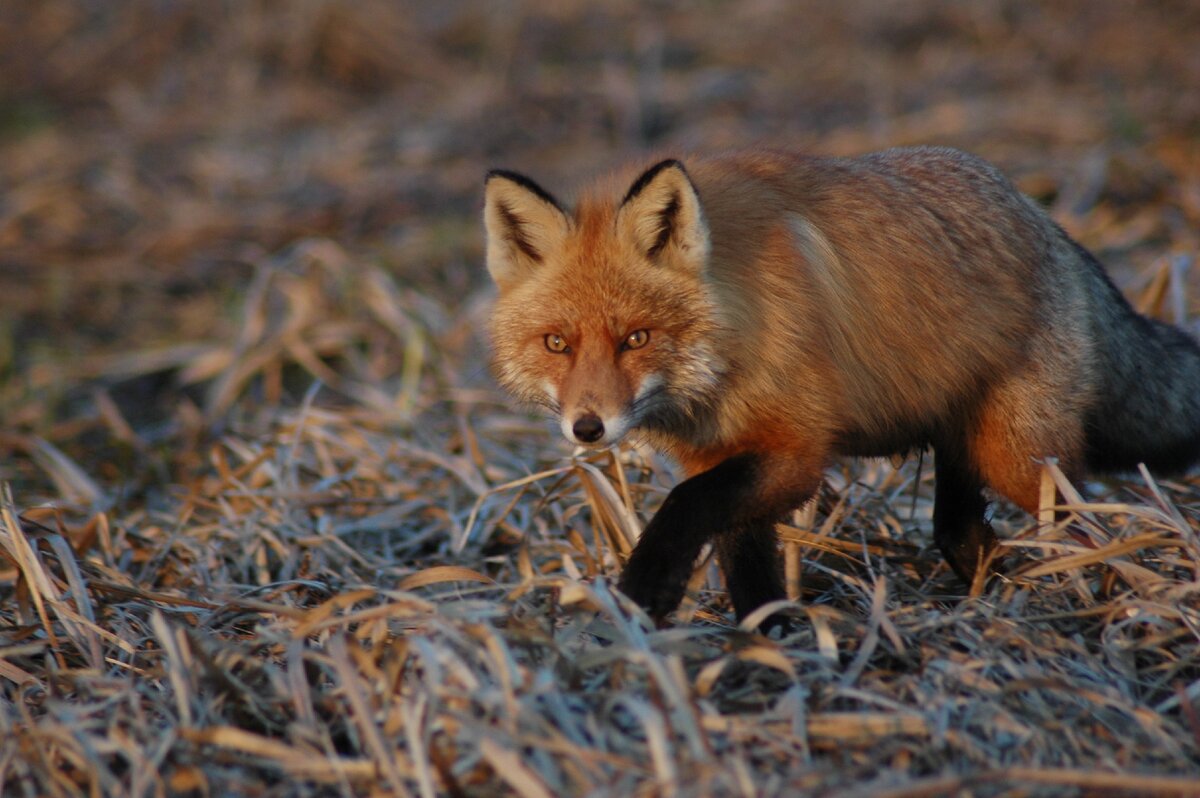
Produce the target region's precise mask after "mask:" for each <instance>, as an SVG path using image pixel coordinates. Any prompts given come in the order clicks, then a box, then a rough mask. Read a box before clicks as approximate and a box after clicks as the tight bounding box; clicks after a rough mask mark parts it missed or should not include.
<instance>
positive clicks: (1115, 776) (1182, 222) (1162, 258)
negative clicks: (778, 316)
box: [0, 0, 1200, 797]
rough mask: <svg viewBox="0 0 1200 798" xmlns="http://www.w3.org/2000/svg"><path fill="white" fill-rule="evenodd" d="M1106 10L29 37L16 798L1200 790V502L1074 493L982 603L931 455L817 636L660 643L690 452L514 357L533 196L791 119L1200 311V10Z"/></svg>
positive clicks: (456, 8)
mask: <svg viewBox="0 0 1200 798" xmlns="http://www.w3.org/2000/svg"><path fill="white" fill-rule="evenodd" d="M1087 7H1088V8H1092V9H1094V10H1093V11H1091V12H1087V13H1084V12H1083V11H1081V8H1083V6H1072V5H1071V4H1067V3H1064V4H1061V5H1059V4H1055V5H1054V7H1053V10H1047V11H1043V12H1036V13H1035V12H1032V11H1028V10H1022V9H1021V8H1019V7H1017V6H1011V7H1010V6H1008V5H1006V4H1003V3H989V2H978V3H970V4H949V5H945V6H943V5H940V4H936V3H934V4H915V5H901V4H896V5H891V4H885V6H882V7H879V8H877V9H876V10H875V12H874V13H868V9H869V8H876V4H865V3H864V4H862V5H861V6H860V5H858V4H855V3H849V4H846V10H843V11H840V12H836V13H835V12H832V11H826V10H820V9H818V8H815V7H807V6H796V7H794V8H793V7H791V6H788V5H786V4H785V5H780V4H773V3H769V2H749V3H746V4H744V5H743V6H742V7H741V8H742V12H740V13H742V14H744V16H738V17H736V19H734V20H733V21H730V19H729V15H730V13H731V12H730V11H729V10H728V9H726V8H724V7H721V6H719V5H716V4H714V5H711V6H704V7H703V8H702V9H699V10H695V11H693V12H689V13H682V12H666V11H664V12H661V13H658V12H655V11H654V10H653V9H651V10H647V8H644V7H643V6H642V5H640V4H635V3H632V2H624V1H623V0H622V1H621V2H614V3H611V4H608V5H605V6H603V7H592V6H590V5H589V4H576V3H565V4H561V5H559V6H556V7H555V8H554V9H553V10H551V11H540V12H539V11H533V10H529V9H527V10H526V11H524V12H522V13H521V14H519V15H518V16H517V17H516V18H515V21H514V19H513V18H510V17H508V16H507V15H505V14H504V13H502V11H497V10H494V8H499V7H498V6H496V7H493V6H491V5H487V6H484V5H474V4H470V3H461V4H459V3H452V4H446V5H445V6H438V8H441V9H442V10H441V11H435V10H429V9H432V8H433V6H430V7H429V8H427V9H426V10H424V11H421V12H416V11H414V10H412V9H403V8H402V7H400V6H397V5H394V4H390V3H383V2H378V3H377V2H367V3H362V4H355V5H349V4H339V3H335V2H306V3H296V4H291V5H288V4H274V3H270V2H266V0H263V1H262V2H254V3H246V4H242V5H239V6H238V10H237V11H236V12H232V13H231V14H230V16H229V18H228V19H223V18H219V15H213V14H212V13H210V12H206V11H205V10H204V9H205V8H206V6H204V5H202V4H189V3H182V4H178V5H172V4H161V3H154V2H150V1H149V0H145V2H143V0H126V2H123V3H115V4H110V5H108V6H104V5H103V4H102V5H100V6H97V5H91V4H86V3H74V2H67V1H66V0H53V1H51V0H47V1H46V2H43V3H28V4H13V5H12V6H10V7H9V9H8V10H7V11H5V12H0V13H3V14H7V15H8V18H7V19H4V20H2V21H3V22H5V23H8V24H0V54H2V55H0V66H4V67H6V68H5V69H3V70H0V74H2V75H5V76H7V77H5V78H4V81H3V82H0V89H3V91H0V111H3V114H0V116H4V121H3V126H4V127H5V128H6V129H8V128H13V127H19V128H20V130H19V131H16V132H13V131H9V132H8V133H6V134H5V135H6V138H4V139H2V140H0V156H2V157H0V177H2V178H3V179H4V181H5V183H6V184H7V186H9V187H11V188H9V189H6V193H5V194H4V195H0V290H2V291H3V296H4V298H5V299H4V304H3V305H0V375H2V376H3V377H4V380H3V381H2V382H0V417H2V418H3V421H4V428H3V430H2V431H0V482H3V483H6V484H5V485H4V487H2V488H0V794H3V795H4V796H9V795H13V796H22V797H23V796H75V795H81V796H82V795H114V796H118V795H119V796H126V795H129V796H135V795H136V796H153V795H213V796H216V795H221V796H224V795H247V796H251V795H254V796H275V795H279V796H292V795H412V796H422V797H424V796H430V795H440V794H448V795H494V794H513V795H520V796H560V795H596V796H606V795H611V796H625V795H673V796H693V795H695V796H700V795H796V794H813V795H838V796H842V795H872V796H874V795H885V796H932V795H952V794H967V795H1055V796H1057V795H1064V794H1068V795H1069V794H1074V795H1151V794H1153V795H1200V539H1198V537H1197V535H1198V533H1197V529H1198V528H1200V482H1197V480H1196V479H1195V478H1187V479H1182V478H1181V479H1177V480H1170V481H1167V480H1163V479H1160V478H1155V477H1154V476H1152V475H1149V474H1143V475H1140V476H1139V475H1134V477H1133V478H1130V479H1127V480H1123V481H1111V482H1105V483H1100V482H1095V483H1088V484H1086V485H1078V486H1071V485H1069V484H1067V483H1065V482H1064V481H1063V480H1062V478H1061V475H1060V474H1058V472H1057V471H1056V470H1055V469H1054V468H1053V466H1052V465H1051V466H1050V467H1049V468H1048V469H1047V476H1046V479H1047V487H1055V488H1056V489H1057V491H1058V493H1059V494H1060V495H1061V496H1062V497H1064V501H1065V502H1066V506H1067V508H1068V509H1069V510H1070V519H1069V522H1068V523H1063V524H1060V525H1058V526H1054V525H1043V526H1041V527H1039V526H1038V525H1037V524H1036V523H1035V522H1034V520H1033V519H1030V518H1028V517H1025V516H1023V515H1021V514H1019V513H1016V512H1015V511H1013V510H1012V509H1011V508H1008V507H1006V506H1003V505H1001V506H1000V507H999V508H998V509H997V518H996V524H997V526H998V527H1000V528H1001V530H1002V531H1003V532H1004V535H1003V536H1004V538H1005V540H1006V543H1005V549H1004V551H1003V555H1002V556H1003V558H1004V564H1005V574H1006V575H1005V576H1003V577H1001V578H997V579H995V580H993V581H992V582H990V583H988V584H986V585H977V586H976V588H975V590H974V591H973V594H972V595H971V596H969V597H967V596H963V595H962V593H963V591H962V589H961V588H960V586H959V585H958V584H957V583H956V582H955V581H954V579H953V578H952V577H951V576H950V575H949V574H948V572H947V571H946V569H945V567H944V566H943V565H941V564H940V561H939V558H938V556H937V555H936V551H935V549H934V547H933V546H932V545H931V540H930V513H931V501H932V469H931V467H930V464H929V462H928V461H926V462H925V463H924V464H923V467H921V464H919V463H918V462H916V461H913V460H910V461H908V462H904V463H887V462H866V463H845V464H842V465H841V466H839V468H838V469H835V470H834V471H831V472H830V473H829V475H828V489H827V490H826V492H825V493H824V495H823V496H822V498H821V500H820V501H819V502H817V503H816V504H815V505H814V506H813V507H810V508H807V509H806V510H803V511H798V512H797V513H796V515H795V517H794V518H793V519H791V521H792V522H791V523H789V524H786V525H782V526H781V528H780V531H781V533H782V535H783V538H784V540H785V541H786V543H785V550H786V552H787V554H788V561H789V564H790V565H789V567H790V573H789V584H790V586H791V589H792V590H793V592H794V593H795V595H796V596H797V598H798V601H797V602H796V603H794V604H792V605H790V607H791V609H790V610H789V611H790V612H793V613H795V614H796V615H797V617H798V618H799V619H800V621H801V623H800V625H799V629H800V630H799V631H798V632H796V633H795V634H794V635H793V636H791V637H790V638H788V639H785V640H782V641H777V640H769V639H766V638H763V637H761V636H759V635H757V634H754V633H752V632H750V631H748V630H747V629H748V628H750V627H749V626H747V628H745V629H739V628H736V627H735V626H734V625H733V623H732V621H731V620H730V619H731V617H732V615H731V613H730V611H729V607H728V605H727V600H726V596H725V594H724V592H723V590H722V588H721V585H720V580H719V575H718V574H717V571H716V569H715V567H714V566H713V565H712V564H711V563H706V564H705V565H703V566H702V567H701V568H700V569H698V571H697V574H696V578H695V580H694V582H693V590H692V591H691V598H690V599H689V600H688V601H687V602H685V605H684V607H683V608H681V610H680V612H679V613H678V614H677V618H676V621H677V622H676V624H675V625H674V626H673V627H671V628H669V629H663V630H657V629H654V628H653V627H652V626H651V625H649V624H648V622H647V621H646V619H645V618H644V616H642V614H641V613H640V612H639V611H638V610H637V609H636V608H633V607H630V606H628V605H627V603H625V602H624V600H623V599H622V598H620V597H619V596H618V595H617V594H616V593H615V592H614V591H613V590H612V588H611V586H612V578H613V577H614V576H615V574H616V573H618V571H619V565H620V562H621V560H622V558H623V556H624V555H625V554H626V553H627V552H628V550H629V548H630V547H631V545H632V542H633V540H635V539H636V534H637V531H638V528H639V526H640V524H641V522H642V520H644V519H645V518H647V517H648V516H649V514H650V513H652V512H653V509H654V508H655V507H656V506H657V504H658V503H659V502H660V501H661V499H662V497H663V496H664V495H665V492H666V491H667V490H668V489H669V487H670V486H671V484H673V477H672V476H671V474H670V471H669V468H668V467H667V465H666V464H664V463H663V462H662V461H661V460H660V459H658V458H657V457H655V456H654V455H653V454H652V453H649V452H643V451H622V452H619V453H611V452H606V453H600V454H591V455H577V456H574V457H570V456H567V455H566V454H565V453H564V451H563V450H562V448H561V446H560V444H559V443H558V442H557V441H556V440H555V439H554V436H553V434H552V430H551V429H550V425H548V424H546V423H544V422H542V421H541V420H538V419H532V418H530V417H528V416H526V415H523V414H521V413H519V412H517V411H514V410H513V409H512V408H511V407H509V406H508V404H507V403H506V402H505V401H504V400H503V399H502V398H501V397H499V396H497V395H496V394H495V392H494V391H493V389H492V388H491V387H490V384H489V382H488V380H487V377H486V366H485V357H484V354H483V349H482V344H481V341H480V340H479V336H478V330H479V329H480V327H481V322H482V319H483V314H484V313H485V312H486V291H484V290H481V288H480V287H481V286H482V283H483V281H482V279H481V275H480V274H479V264H478V254H479V252H478V249H479V241H478V231H477V230H476V226H477V225H476V221H475V213H476V210H477V204H476V203H477V202H478V196H477V195H478V180H479V177H480V175H481V174H482V172H483V170H484V169H485V168H486V167H488V166H491V165H496V164H497V163H500V162H502V163H505V164H510V165H516V166H529V165H531V164H533V165H536V169H535V171H538V172H539V175H544V176H546V177H547V181H548V182H550V180H551V179H553V178H556V177H561V176H564V175H567V174H578V173H580V172H584V171H587V169H588V168H590V167H592V166H594V165H596V164H597V163H600V162H602V161H604V160H606V159H610V158H612V157H617V156H618V155H620V154H621V153H623V152H625V151H627V150H630V149H638V148H646V147H660V146H666V145H671V146H680V147H686V146H693V145H694V146H721V145H724V144H728V143H730V142H731V141H738V140H741V139H742V138H752V137H757V138H765V139H768V140H781V139H789V140H799V141H802V142H806V143H809V144H811V145H812V146H814V147H818V148H820V149H824V150H833V151H849V150H856V149H865V148H867V147H871V146H877V145H880V144H884V143H891V142H902V141H915V140H937V141H948V142H951V143H956V144H960V145H965V146H970V147H971V148H973V149H977V150H980V151H983V152H984V153H985V154H988V155H990V156H992V157H995V158H998V159H1000V160H1002V161H1003V162H1004V164H1005V165H1006V166H1007V167H1008V168H1009V169H1010V170H1012V171H1013V172H1014V173H1015V174H1017V175H1018V177H1019V179H1020V180H1021V182H1022V185H1024V186H1025V187H1026V188H1027V189H1028V190H1029V191H1031V192H1034V193H1035V194H1037V195H1038V196H1039V197H1041V198H1043V199H1045V200H1047V201H1048V202H1051V203H1052V206H1053V208H1054V211H1055V214H1056V216H1057V218H1059V219H1060V221H1062V223H1063V224H1064V225H1066V226H1067V227H1069V228H1070V229H1071V230H1072V232H1073V233H1075V234H1076V235H1078V236H1079V237H1081V239H1083V240H1084V241H1085V242H1086V243H1087V244H1088V245H1089V246H1091V247H1093V248H1096V249H1098V250H1101V251H1103V253H1104V254H1105V255H1106V257H1107V260H1109V262H1113V263H1116V264H1117V265H1118V266H1119V267H1120V269H1121V270H1120V275H1121V277H1122V279H1121V283H1122V285H1123V286H1125V287H1126V288H1127V290H1128V291H1129V293H1130V294H1131V295H1132V296H1133V297H1134V298H1135V300H1136V301H1137V302H1138V304H1139V306H1140V307H1142V308H1143V309H1145V310H1147V311H1150V312H1154V313H1156V314H1158V315H1160V316H1164V317H1166V318H1176V319H1186V318H1194V315H1195V314H1196V312H1197V310H1198V308H1197V305H1196V303H1195V302H1194V301H1193V299H1192V297H1193V295H1194V285H1195V279H1196V274H1195V269H1194V268H1192V265H1191V259H1192V257H1193V256H1194V253H1195V252H1196V250H1197V235H1196V232H1195V231H1196V230H1197V229H1200V156H1198V155H1197V152H1198V151H1197V146H1196V134H1197V131H1200V100H1198V99H1197V98H1200V66H1198V65H1197V62H1196V60H1195V55H1194V48H1192V47H1191V46H1190V43H1191V41H1192V40H1194V38H1195V35H1192V34H1194V33H1195V32H1196V31H1197V30H1200V23H1198V22H1197V20H1196V15H1195V14H1194V12H1192V11H1189V7H1188V6H1187V4H1181V5H1180V6H1179V7H1173V6H1171V4H1163V5H1149V4H1148V5H1147V6H1145V7H1144V8H1142V9H1141V11H1140V13H1139V14H1137V15H1133V16H1122V11H1121V8H1120V4H1113V5H1110V4H1107V3H1102V2H1096V3H1091V4H1088V5H1087ZM597 8H599V10H597ZM589 9H590V10H589ZM152 12H153V13H152ZM155 14H157V15H158V16H155ZM89 15H90V16H89ZM585 23H586V24H585ZM583 31H598V32H600V33H602V34H604V35H602V36H597V37H590V36H587V35H585V34H584V33H583ZM1081 31H1082V33H1083V34H1086V35H1081V33H1080V32H1081ZM1189 32H1190V33H1189ZM1189 36H1190V38H1189ZM5 37H7V38H5ZM797 37H799V39H800V41H802V42H803V44H804V45H805V46H804V47H797V46H796V44H795V41H796V39H797ZM1080 39H1083V40H1086V44H1087V46H1084V45H1082V44H1080V41H1079V40H1080ZM131 42H136V43H138V46H137V47H136V48H134V49H133V50H131V49H130V43H131ZM534 53H536V54H537V57H534V55H533V54H534ZM35 56H38V57H41V60H40V61H39V60H38V58H37V57H35ZM42 56H44V57H42ZM847 56H849V57H847ZM4 59H7V60H4ZM37 64H40V66H36V68H35V65H37ZM884 75H886V76H888V77H886V80H885V79H884V78H883V77H881V76H884ZM147 76H149V77H147ZM1114 76H1115V77H1114ZM1114 81H1116V83H1117V84H1120V87H1119V88H1113V85H1114ZM889 86H890V88H889ZM581 87H582V88H581ZM1189 89H1194V90H1189ZM197 92H200V94H199V95H197ZM197 96H199V97H201V98H203V99H204V102H197V101H196V98H197ZM506 109H507V110H506ZM796 109H801V110H796ZM1048 109H1049V110H1048ZM1050 111H1052V113H1051V112H1050ZM1049 153H1057V154H1058V155H1060V156H1062V157H1061V159H1060V160H1055V158H1054V157H1053V156H1052V155H1050V154H1049ZM1130 275H1132V276H1130ZM801 563H802V567H801Z"/></svg>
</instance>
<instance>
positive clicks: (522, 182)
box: [483, 169, 563, 211]
mask: <svg viewBox="0 0 1200 798" xmlns="http://www.w3.org/2000/svg"><path fill="white" fill-rule="evenodd" d="M496 178H501V179H504V180H507V181H509V182H510V183H516V184H517V185H518V186H520V187H521V188H524V189H526V190H527V191H532V192H533V193H534V194H536V195H537V196H538V198H539V199H541V200H542V201H543V202H548V203H550V204H551V205H553V206H554V207H555V208H558V209H559V210H560V211H561V210H562V209H563V207H562V205H560V204H559V203H558V200H556V199H555V198H554V196H553V195H552V194H551V193H550V192H549V191H547V190H546V189H544V188H542V187H541V186H539V185H538V184H537V183H535V182H533V181H532V180H530V179H529V178H528V177H526V176H525V175H523V174H521V173H520V172H511V171H509V170H508V169H491V170H489V171H488V173H487V177H485V178H484V180H483V184H484V186H486V185H487V184H488V183H490V182H492V180H494V179H496Z"/></svg>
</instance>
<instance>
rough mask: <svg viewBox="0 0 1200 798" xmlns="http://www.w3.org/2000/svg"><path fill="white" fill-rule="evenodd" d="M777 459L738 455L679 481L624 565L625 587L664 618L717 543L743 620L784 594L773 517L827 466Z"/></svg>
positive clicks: (807, 491)
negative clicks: (706, 546) (798, 467)
mask: <svg viewBox="0 0 1200 798" xmlns="http://www.w3.org/2000/svg"><path fill="white" fill-rule="evenodd" d="M779 462H780V464H778V465H774V464H772V463H771V462H768V461H766V460H765V459H764V458H761V457H756V456H753V455H739V456H736V457H732V458H730V459H728V460H725V461H724V462H722V463H721V464H720V465H718V466H716V467H715V468H713V469H711V470H709V471H705V472H704V473H701V474H698V475H696V476H694V477H692V478H691V479H688V480H686V481H684V482H682V483H680V484H679V485H678V486H676V488H675V489H674V490H673V491H671V493H670V494H669V495H668V496H667V499H666V501H665V502H663V506H662V508H661V509H660V510H659V511H658V514H657V515H655V516H654V518H653V519H652V520H651V521H650V523H649V524H648V525H647V526H646V530H645V532H643V533H642V539H641V541H639V542H638V545H637V547H636V548H635V549H634V550H633V554H632V555H631V556H630V558H629V562H628V563H627V564H626V565H625V571H624V573H622V574H621V580H620V588H621V591H622V592H624V593H625V595H627V596H629V597H630V598H632V599H633V600H634V601H636V602H637V603H638V604H639V605H641V606H642V607H644V608H645V609H646V611H647V612H648V613H650V615H651V616H652V617H653V618H655V619H656V620H661V619H662V618H664V617H665V616H666V615H668V614H669V613H671V612H672V611H673V610H674V609H675V608H676V607H678V606H679V602H680V601H681V600H682V599H683V594H684V591H685V590H686V589H687V582H688V579H689V577H691V575H692V570H693V569H694V567H695V564H696V558H697V557H698V556H699V555H700V550H701V549H703V548H704V544H705V543H708V542H710V541H713V542H715V544H716V548H717V556H718V557H719V559H720V561H721V569H722V571H723V572H724V573H725V581H726V583H727V584H728V586H729V592H730V596H731V598H732V600H733V605H734V609H735V610H736V612H737V615H738V617H739V618H744V617H745V616H746V615H748V614H749V613H751V612H753V611H754V610H755V609H756V608H758V607H760V606H762V605H763V604H764V603H766V602H768V601H773V600H775V599H780V598H784V595H785V594H784V589H783V578H782V574H781V572H780V567H779V556H778V553H777V548H776V535H775V522H776V521H777V520H778V519H779V518H781V517H782V516H783V515H784V514H785V513H786V512H787V511H788V510H790V509H792V508H794V507H797V506H799V505H800V504H802V503H803V502H804V501H805V500H806V499H807V498H808V497H809V496H810V495H811V494H812V492H813V490H815V489H816V486H817V485H818V484H819V483H820V473H821V472H820V469H819V468H817V469H815V470H814V469H808V470H800V471H797V470H796V469H795V467H794V463H795V461H794V460H788V461H783V460H781V461H779Z"/></svg>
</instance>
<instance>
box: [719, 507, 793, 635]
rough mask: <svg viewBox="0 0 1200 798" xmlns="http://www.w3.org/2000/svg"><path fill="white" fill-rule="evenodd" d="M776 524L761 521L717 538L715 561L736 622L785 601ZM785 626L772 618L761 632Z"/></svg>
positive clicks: (765, 622)
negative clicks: (771, 604)
mask: <svg viewBox="0 0 1200 798" xmlns="http://www.w3.org/2000/svg"><path fill="white" fill-rule="evenodd" d="M777 520H778V519H775V518H761V519H758V520H757V521H756V522H754V523H748V524H746V525H745V526H743V527H741V528H740V529H727V530H724V531H723V532H721V533H720V534H718V535H717V539H716V547H717V560H718V561H719V562H720V563H721V572H722V573H724V574H725V585H726V587H728V588H729V598H730V600H731V601H732V602H733V609H734V612H735V613H736V614H737V617H738V619H739V620H740V619H742V618H745V617H746V616H747V615H749V614H750V613H752V612H754V610H756V609H758V608H759V607H761V606H762V605H764V604H766V603H767V602H769V601H776V600H778V599H783V598H787V591H786V590H785V589H784V586H783V568H782V564H781V563H780V561H779V538H778V536H777V535H776V534H775V522H776V521H777ZM787 625H788V621H787V619H786V618H783V617H776V616H774V615H772V616H770V617H768V618H767V619H765V620H764V621H763V626H764V627H765V628H764V631H769V630H770V628H772V627H777V626H781V627H786V626H787Z"/></svg>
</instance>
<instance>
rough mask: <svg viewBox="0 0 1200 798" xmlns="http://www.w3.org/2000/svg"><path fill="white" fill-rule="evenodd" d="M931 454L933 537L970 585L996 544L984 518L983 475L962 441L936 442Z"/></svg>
mask: <svg viewBox="0 0 1200 798" xmlns="http://www.w3.org/2000/svg"><path fill="white" fill-rule="evenodd" d="M934 455H935V459H934V478H935V480H936V482H935V487H934V501H933V539H934V542H936V543H937V545H938V548H939V549H941V550H942V556H944V557H945V558H946V562H947V563H948V564H949V565H950V567H951V569H953V570H954V573H956V574H958V576H959V578H960V579H962V580H963V581H964V582H966V583H967V584H968V585H969V584H971V583H972V582H973V581H974V580H975V572H976V571H977V570H978V568H979V566H980V564H981V563H983V562H985V561H986V560H987V558H988V555H989V554H991V551H992V549H993V548H995V546H996V533H995V532H993V531H992V527H991V525H990V524H989V523H988V522H987V521H986V520H985V518H984V513H985V511H986V510H987V499H986V498H984V496H983V479H982V478H981V477H980V476H979V475H978V473H977V471H976V470H975V467H974V465H973V464H972V463H971V461H970V459H969V458H968V457H967V455H966V451H965V450H964V447H963V446H961V445H957V446H956V445H953V444H939V445H935V446H934Z"/></svg>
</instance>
